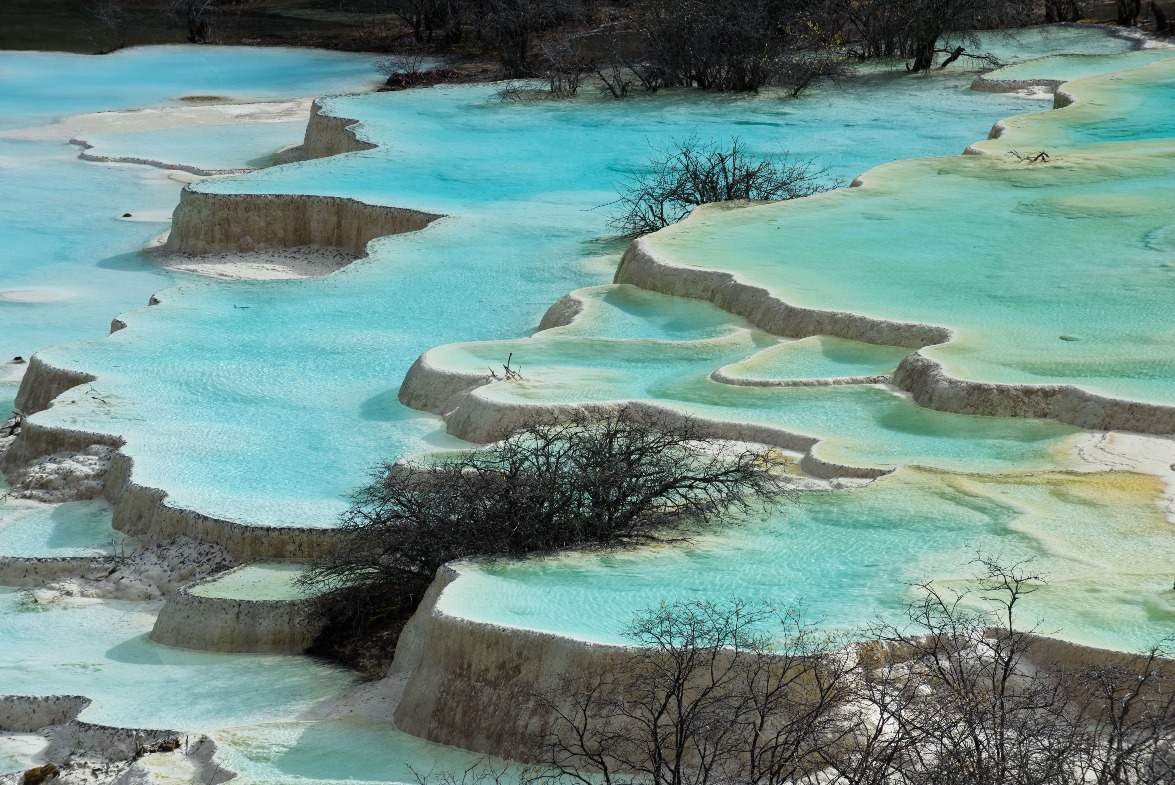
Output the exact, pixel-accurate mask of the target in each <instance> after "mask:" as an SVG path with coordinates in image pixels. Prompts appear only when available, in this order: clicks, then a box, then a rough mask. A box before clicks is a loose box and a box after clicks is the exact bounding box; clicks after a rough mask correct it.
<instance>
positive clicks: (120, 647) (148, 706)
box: [0, 47, 373, 768]
mask: <svg viewBox="0 0 1175 785" xmlns="http://www.w3.org/2000/svg"><path fill="white" fill-rule="evenodd" d="M370 63H371V58H370V57H367V56H355V55H340V54H334V53H314V52H308V51H306V50H291V49H285V50H259V49H239V48H209V47H164V48H156V49H135V50H128V51H126V52H122V53H119V54H117V55H111V56H107V57H102V58H94V57H85V56H75V55H59V54H45V53H0V110H2V111H0V115H2V119H0V124H2V126H3V127H5V128H26V127H31V126H36V125H41V124H44V123H46V122H49V121H52V120H54V119H57V118H60V117H63V116H65V115H69V114H73V113H76V112H84V111H94V110H112V109H129V108H138V107H145V106H154V105H163V104H167V105H177V104H178V103H179V102H177V101H176V100H175V99H178V98H181V97H183V96H188V95H195V94H205V95H207V94H216V95H221V96H224V97H227V98H230V99H233V100H245V99H263V100H272V99H282V98H289V97H294V96H300V95H305V94H311V93H315V92H320V91H333V90H344V89H363V88H365V87H367V86H368V85H370V84H371V83H372V81H373V71H372V68H371V65H370ZM231 130H232V131H233V133H229V132H228V131H227V130H226V129H225V128H212V129H211V131H210V133H209V136H210V137H212V138H211V139H207V140H205V142H204V145H203V146H202V147H198V148H196V149H194V151H193V152H192V153H190V154H188V153H182V152H179V151H180V148H179V146H178V145H179V144H181V143H186V142H190V141H192V140H193V139H194V138H195V136H196V135H195V134H194V133H193V132H191V131H187V130H183V129H176V130H174V131H173V132H172V133H173V134H174V138H173V139H172V141H173V142H174V143H175V146H173V147H171V148H168V147H167V142H168V140H167V138H166V137H167V136H168V135H167V134H161V135H159V136H155V135H149V134H148V135H145V136H147V137H149V138H148V139H144V140H143V141H145V142H147V143H148V144H145V145H144V146H145V147H149V146H150V145H151V144H155V143H158V144H160V145H161V148H160V149H164V150H168V149H172V150H176V151H177V153H179V158H178V160H177V161H176V162H179V163H192V162H193V161H185V160H183V158H184V156H187V155H190V156H191V157H192V158H193V159H194V162H195V163H197V164H199V163H200V162H201V161H202V160H204V159H203V156H204V155H207V156H208V158H209V160H212V159H215V158H217V157H218V155H219V156H220V157H222V158H223V159H225V160H230V161H231V160H232V156H233V155H237V156H243V157H244V156H247V157H249V158H258V157H263V156H265V155H268V154H270V153H272V152H275V151H276V149H277V148H278V147H280V146H284V145H286V144H291V143H296V142H299V141H300V140H301V136H302V130H303V126H302V125H296V124H281V123H278V124H267V125H266V127H265V128H248V129H247V130H246V131H245V132H244V133H242V134H241V135H240V136H239V137H238V136H235V135H234V134H235V132H236V130H238V129H236V127H234V128H233V129H231ZM120 141H121V138H113V139H110V140H108V142H109V143H110V144H111V145H114V144H116V143H118V142H120ZM217 149H219V151H220V153H217V152H216V150H217ZM77 153H78V149H77V148H76V147H74V146H71V145H68V144H66V143H65V141H64V140H61V141H33V140H26V139H18V138H4V139H0V249H2V250H0V359H2V360H4V361H7V360H8V359H9V358H11V357H13V356H15V355H23V356H24V357H26V358H27V357H28V356H29V355H31V354H32V353H33V352H35V351H37V350H38V349H41V348H44V347H46V346H49V345H51V344H57V343H61V342H63V341H70V340H76V339H79V338H85V337H99V336H102V335H105V334H106V333H107V331H108V329H109V325H110V319H111V317H112V316H113V315H115V314H116V313H117V312H118V311H120V310H122V309H124V308H128V307H134V306H140V305H143V304H145V303H146V301H147V298H148V297H149V296H150V294H151V293H153V292H155V291H157V290H159V289H161V288H166V287H168V286H171V285H173V284H174V283H175V282H177V281H178V280H181V279H182V277H181V276H176V275H173V274H171V273H167V272H164V271H161V270H159V269H158V268H156V267H154V266H153V265H152V264H151V263H150V262H149V261H147V260H146V259H145V258H144V257H143V256H142V255H141V254H140V253H139V250H140V249H141V248H142V247H143V246H144V245H145V244H146V243H147V242H148V241H150V240H151V239H152V238H154V237H155V236H157V235H159V234H160V233H162V232H164V231H166V230H167V227H168V224H167V219H168V216H169V214H170V211H171V209H172V208H173V207H174V205H175V203H176V201H177V200H178V196H179V188H180V183H179V182H176V181H175V180H172V179H171V178H170V177H169V176H168V174H167V173H166V172H162V171H160V170H158V169H153V168H149V167H141V166H128V165H113V164H93V163H85V162H82V161H79V160H78V159H77ZM127 212H129V213H131V214H132V217H131V218H130V219H125V220H124V219H123V218H122V215H123V213H127ZM20 370H21V367H20V366H13V365H7V364H5V365H0V407H3V408H2V409H0V412H2V413H3V414H4V415H5V416H6V415H7V410H8V408H9V407H10V406H11V401H12V397H13V395H14V394H15V391H16V384H17V382H16V379H17V378H18V374H19V371H20ZM6 490H7V487H6V486H4V487H2V488H0V491H6ZM110 521H111V510H110V508H109V507H108V506H107V505H105V504H104V503H102V502H97V501H95V502H72V503H68V504H60V505H45V504H38V503H35V502H29V501H22V500H16V499H10V498H9V499H2V500H0V554H3V555H12V556H86V555H96V554H102V553H109V552H110V551H111V549H112V548H113V547H115V543H119V541H120V540H121V539H122V537H121V535H119V534H117V533H116V532H114V531H113V530H112V529H111V528H110ZM117 547H118V549H119V550H120V552H121V549H122V548H123V547H125V546H123V545H121V544H119V545H118V546H117ZM44 602H45V601H44V600H42V602H41V603H40V604H35V605H30V604H29V603H28V601H27V598H26V595H24V594H23V593H21V592H17V591H15V590H10V589H0V641H3V644H2V648H3V653H4V656H3V658H0V659H2V661H0V693H17V694H53V693H73V694H84V695H87V696H89V697H91V698H93V699H94V701H95V702H94V705H93V706H91V707H90V708H89V709H88V710H87V711H86V713H85V714H84V718H85V719H88V720H92V721H94V722H105V723H109V724H114V725H127V726H148V727H174V728H182V729H201V728H214V727H221V726H224V725H237V724H240V723H243V722H259V721H269V720H276V719H283V720H284V719H289V718H290V717H293V716H297V715H298V714H299V713H300V712H302V711H303V710H305V709H308V708H309V707H310V706H312V705H314V704H315V703H316V702H318V701H320V700H323V699H327V698H333V697H337V695H338V694H339V693H340V692H341V691H342V690H343V689H345V688H347V687H348V686H349V685H350V683H351V677H350V676H349V675H347V674H344V673H341V672H339V671H337V670H335V669H332V668H329V667H326V666H323V665H320V664H317V663H314V662H312V661H310V660H304V659H301V658H283V657H251V656H230V655H217V654H208V653H198V652H187V651H183V650H178V649H167V648H165V647H160V646H156V645H155V644H152V643H150V642H149V641H148V640H147V637H146V636H147V633H148V632H149V631H150V629H151V626H152V624H153V622H154V618H155V613H156V612H157V607H156V606H154V605H145V604H134V603H121V602H98V601H80V600H68V599H65V600H59V601H54V602H52V603H50V604H49V605H45V604H44ZM4 750H7V747H5V748H4V749H3V750H0V760H2V761H3V763H2V764H0V765H3V766H7V767H9V768H12V767H17V768H21V767H24V765H25V763H27V758H23V757H21V755H20V754H19V750H16V751H14V752H13V753H12V755H9V753H8V752H7V751H4Z"/></svg>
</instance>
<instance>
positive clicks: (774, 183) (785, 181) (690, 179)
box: [612, 137, 839, 237]
mask: <svg viewBox="0 0 1175 785" xmlns="http://www.w3.org/2000/svg"><path fill="white" fill-rule="evenodd" d="M837 185H839V183H837V182H836V181H830V180H829V178H828V171H827V170H826V169H822V168H817V167H816V165H815V163H814V162H813V161H811V160H803V159H798V158H794V157H792V156H790V155H788V154H786V153H784V154H781V155H775V156H756V155H752V154H751V153H749V152H748V151H747V149H746V148H745V147H744V145H743V144H742V142H741V141H740V140H739V139H738V138H737V137H736V138H734V139H732V140H731V144H730V146H729V147H723V146H720V145H718V144H717V143H714V142H710V143H707V144H703V143H701V142H699V141H698V140H697V139H696V138H690V139H687V140H685V141H684V142H675V143H673V144H672V145H671V146H670V147H669V148H668V149H666V150H663V151H660V153H659V155H658V156H657V157H655V158H654V159H653V160H652V161H650V162H649V164H648V166H647V168H645V169H643V170H641V171H635V172H631V173H630V175H629V179H628V181H627V182H625V183H623V184H622V185H620V186H619V193H620V198H619V199H618V200H617V201H616V202H614V203H613V204H614V205H615V206H616V207H617V208H618V212H617V215H616V217H615V218H613V219H612V225H613V226H614V227H615V228H616V229H618V230H619V231H620V233H621V234H623V235H625V236H628V237H637V236H639V235H642V234H647V233H649V232H655V231H657V230H658V229H661V228H664V227H666V226H669V225H670V224H673V223H677V222H678V221H680V220H681V219H682V218H684V217H685V216H687V215H688V214H689V213H690V211H691V210H693V209H694V208H695V207H697V206H698V205H702V204H709V203H712V202H731V201H736V200H740V199H748V200H755V201H783V200H787V199H797V198H801V197H804V196H811V195H813V194H817V193H821V192H822V191H827V190H829V189H830V188H834V187H836V186H837Z"/></svg>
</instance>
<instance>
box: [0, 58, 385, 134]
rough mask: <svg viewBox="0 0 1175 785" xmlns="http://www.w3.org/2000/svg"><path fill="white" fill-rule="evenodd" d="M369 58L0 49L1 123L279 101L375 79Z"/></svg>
mask: <svg viewBox="0 0 1175 785" xmlns="http://www.w3.org/2000/svg"><path fill="white" fill-rule="evenodd" d="M374 59H375V58H374V57H373V56H372V55H353V54H347V53H343V52H328V51H325V50H315V49H293V48H288V47H252V46H187V45H176V46H138V47H131V48H128V49H121V50H119V51H117V52H115V53H113V54H108V55H100V56H96V55H76V54H65V53H62V52H0V96H3V104H2V105H3V106H4V108H5V110H6V114H5V116H4V117H3V119H0V128H21V127H24V126H28V125H35V124H39V123H44V122H49V121H51V120H53V119H56V118H60V117H64V116H65V115H73V114H81V113H82V112H109V111H115V110H119V109H137V108H140V107H144V106H162V105H172V106H179V105H182V104H184V103H188V104H191V103H196V102H210V101H212V100H213V99H219V100H220V101H221V102H222V103H226V102H238V103H247V102H253V101H274V100H280V99H284V98H290V97H292V96H300V95H322V94H323V93H330V92H336V91H339V90H347V89H352V90H353V89H362V88H363V87H371V86H374V84H375V83H376V82H378V78H377V77H378V74H377V73H376V71H375V69H374V67H373V65H372V63H373V61H374Z"/></svg>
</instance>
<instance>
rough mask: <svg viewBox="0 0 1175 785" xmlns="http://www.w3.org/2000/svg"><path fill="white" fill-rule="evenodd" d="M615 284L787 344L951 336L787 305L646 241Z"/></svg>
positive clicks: (922, 342) (627, 258)
mask: <svg viewBox="0 0 1175 785" xmlns="http://www.w3.org/2000/svg"><path fill="white" fill-rule="evenodd" d="M705 210H706V208H705V207H704V206H703V207H701V208H699V209H698V210H695V211H694V212H693V213H692V214H691V217H690V218H687V219H686V220H687V221H688V220H691V218H692V217H693V216H696V215H698V214H699V213H701V212H704V211H705ZM613 282H614V283H627V284H633V285H634V286H639V287H641V288H642V289H648V290H649V291H653V292H660V293H661V294H669V295H674V296H676V297H690V298H693V299H695V300H706V301H708V302H711V303H713V304H714V305H716V306H718V307H719V308H721V309H722V310H724V311H727V312H728V313H732V314H734V315H736V316H741V317H743V318H744V319H746V320H747V321H749V322H750V323H751V324H753V325H755V326H756V327H758V328H759V329H761V330H763V331H765V332H769V333H772V334H773V335H779V336H783V337H785V338H808V337H810V336H814V335H830V336H834V337H837V338H847V339H849V340H853V341H861V342H863V343H874V344H883V345H886V346H903V347H906V348H909V349H921V348H922V347H924V346H930V345H932V344H936V343H943V342H945V341H947V340H950V338H951V336H952V332H951V330H950V329H948V328H946V327H939V326H936V325H930V324H918V323H916V322H895V321H889V320H885V319H875V318H872V317H869V316H861V315H859V314H854V313H849V312H847V311H826V310H820V309H816V308H802V307H799V306H794V305H790V304H788V303H786V302H784V301H783V300H780V299H779V298H778V297H775V296H774V295H772V294H770V293H769V292H768V291H767V290H766V289H764V288H763V287H761V286H753V285H751V284H747V283H743V282H742V281H740V280H738V278H737V277H735V276H734V275H733V274H731V273H728V272H723V271H720V270H706V269H702V268H695V267H681V266H678V265H675V264H673V263H672V262H670V261H668V260H666V259H664V258H662V257H660V256H658V255H657V254H656V253H655V252H653V250H652V249H651V248H650V247H649V241H648V238H644V237H642V238H639V239H637V240H634V241H633V242H632V243H631V244H630V245H629V246H628V248H627V249H626V250H625V252H624V256H622V257H621V259H620V266H619V267H618V268H617V270H616V276H615V279H614V281H613Z"/></svg>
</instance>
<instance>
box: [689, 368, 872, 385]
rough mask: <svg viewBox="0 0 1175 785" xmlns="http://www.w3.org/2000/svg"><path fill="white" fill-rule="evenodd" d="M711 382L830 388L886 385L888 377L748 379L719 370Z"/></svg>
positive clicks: (715, 372) (722, 369)
mask: <svg viewBox="0 0 1175 785" xmlns="http://www.w3.org/2000/svg"><path fill="white" fill-rule="evenodd" d="M710 379H711V380H712V381H715V382H718V383H719V384H729V385H731V386H732V387H830V386H836V385H841V384H888V383H889V380H890V378H889V376H887V375H885V374H880V375H877V376H834V377H829V378H827V379H748V378H747V377H745V376H736V375H734V374H731V373H728V372H727V371H726V369H725V368H719V369H718V370H717V371H714V372H713V373H712V374H710Z"/></svg>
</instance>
